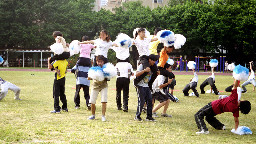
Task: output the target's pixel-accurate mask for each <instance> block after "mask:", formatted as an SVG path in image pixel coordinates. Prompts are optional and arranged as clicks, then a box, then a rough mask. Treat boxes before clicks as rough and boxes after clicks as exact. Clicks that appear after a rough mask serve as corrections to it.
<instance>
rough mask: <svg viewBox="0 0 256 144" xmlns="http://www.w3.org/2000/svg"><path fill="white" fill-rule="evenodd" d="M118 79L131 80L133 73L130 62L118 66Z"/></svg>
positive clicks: (119, 63) (120, 63)
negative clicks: (130, 75) (130, 76)
mask: <svg viewBox="0 0 256 144" xmlns="http://www.w3.org/2000/svg"><path fill="white" fill-rule="evenodd" d="M116 69H117V78H119V77H125V78H129V74H131V72H132V71H133V69H132V65H131V64H130V63H128V62H118V63H117V64H116Z"/></svg>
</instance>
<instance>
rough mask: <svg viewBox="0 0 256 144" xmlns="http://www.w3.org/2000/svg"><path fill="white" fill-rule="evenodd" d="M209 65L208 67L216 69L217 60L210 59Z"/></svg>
mask: <svg viewBox="0 0 256 144" xmlns="http://www.w3.org/2000/svg"><path fill="white" fill-rule="evenodd" d="M209 64H210V67H217V66H218V60H217V59H211V60H210V62H209Z"/></svg>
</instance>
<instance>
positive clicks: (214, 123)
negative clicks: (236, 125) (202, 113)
mask: <svg viewBox="0 0 256 144" xmlns="http://www.w3.org/2000/svg"><path fill="white" fill-rule="evenodd" d="M205 120H206V121H207V122H208V123H209V124H210V125H211V126H212V127H214V128H215V129H217V130H222V129H223V126H224V124H222V123H221V122H220V121H219V120H217V119H216V117H215V114H214V112H213V110H212V111H211V112H210V113H209V115H207V116H206V117H205Z"/></svg>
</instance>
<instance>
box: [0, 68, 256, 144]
mask: <svg viewBox="0 0 256 144" xmlns="http://www.w3.org/2000/svg"><path fill="white" fill-rule="evenodd" d="M32 74H34V75H32ZM191 74H192V73H191ZM0 76H1V77H2V78H3V79H5V80H7V81H10V82H12V83H14V84H16V85H18V86H19V87H20V88H21V95H20V98H21V99H22V101H16V100H14V99H13V98H14V94H13V92H11V91H9V93H8V95H7V96H6V97H5V98H4V99H3V100H2V101H0V143H255V142H256V137H255V134H254V133H253V135H246V136H239V135H235V134H233V133H231V132H230V130H231V129H232V128H234V118H233V116H232V113H225V114H221V115H219V116H217V118H218V119H219V120H220V121H221V122H223V123H224V124H225V125H226V128H227V130H225V131H218V130H215V129H214V128H212V127H211V126H210V125H209V124H208V123H207V126H208V128H209V131H210V134H209V135H201V136H198V135H196V134H195V132H196V131H197V127H196V123H195V120H194V114H195V113H196V112H197V111H198V110H199V109H200V108H201V107H203V106H204V105H206V104H207V103H208V102H210V101H213V100H215V99H217V98H218V96H216V95H213V94H205V95H200V98H196V97H184V96H183V94H182V91H181V90H182V89H183V88H184V86H185V84H187V83H188V81H189V79H190V78H191V77H192V75H177V76H176V80H177V85H176V87H175V89H176V90H180V91H175V92H174V94H175V95H176V96H177V97H178V98H179V99H180V102H179V103H173V102H171V103H170V106H169V109H168V111H167V112H168V113H169V114H172V115H173V117H172V118H161V117H160V118H156V119H157V122H146V121H143V122H137V121H134V120H133V118H134V116H135V112H136V107H137V96H136V92H135V88H134V87H133V86H132V85H130V100H129V112H128V113H124V112H122V111H118V110H117V108H116V102H115V79H113V80H111V81H110V82H109V88H108V106H107V113H106V118H107V122H102V121H101V117H100V116H101V103H100V98H98V99H97V104H96V107H97V109H96V120H94V121H88V120H87V118H88V116H90V114H91V112H90V111H88V110H86V106H85V105H86V104H85V100H84V98H83V97H81V109H79V110H76V109H75V105H74V102H73V98H74V93H75V89H73V88H74V87H75V76H74V75H73V74H70V73H68V74H67V76H66V77H67V78H66V95H67V100H68V108H69V112H68V113H64V112H63V113H61V114H50V111H51V110H53V98H52V84H53V78H54V73H53V72H21V71H0ZM206 77H207V76H203V75H199V85H200V84H201V83H202V82H203V80H204V79H205V78H206ZM232 82H233V79H232V77H231V76H216V86H217V88H218V89H219V90H220V91H223V90H224V89H225V87H227V86H229V85H230V84H232ZM198 87H199V86H198ZM247 88H248V92H247V93H246V94H243V95H242V99H248V100H250V101H251V103H252V110H251V112H250V113H249V114H248V115H243V114H241V113H240V118H239V120H240V125H241V126H243V125H244V126H248V127H250V128H251V130H252V131H253V132H256V128H255V125H256V120H255V119H256V112H255V109H256V106H255V105H256V101H255V100H256V98H255V93H256V92H252V85H248V86H247ZM197 89H199V88H197ZM207 89H209V86H207V87H206V90H207ZM222 94H228V93H225V92H223V93H222ZM157 103H158V102H157ZM161 112H162V109H160V110H159V111H158V113H161ZM145 117H146V115H145V114H142V118H143V119H145Z"/></svg>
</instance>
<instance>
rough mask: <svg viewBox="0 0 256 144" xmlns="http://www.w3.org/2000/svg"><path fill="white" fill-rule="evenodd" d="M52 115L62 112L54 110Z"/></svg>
mask: <svg viewBox="0 0 256 144" xmlns="http://www.w3.org/2000/svg"><path fill="white" fill-rule="evenodd" d="M51 113H56V114H59V113H60V111H56V110H53V111H51Z"/></svg>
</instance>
